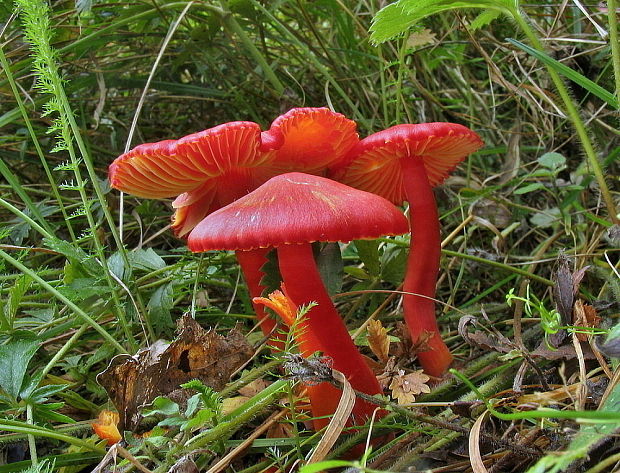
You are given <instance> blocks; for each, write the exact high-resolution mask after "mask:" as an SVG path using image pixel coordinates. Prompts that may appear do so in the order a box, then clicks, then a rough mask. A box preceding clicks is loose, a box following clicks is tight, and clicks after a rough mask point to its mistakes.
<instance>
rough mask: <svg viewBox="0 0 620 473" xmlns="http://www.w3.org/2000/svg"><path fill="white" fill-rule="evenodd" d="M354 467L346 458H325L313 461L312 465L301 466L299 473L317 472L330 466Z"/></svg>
mask: <svg viewBox="0 0 620 473" xmlns="http://www.w3.org/2000/svg"><path fill="white" fill-rule="evenodd" d="M343 467H355V463H353V462H349V461H346V460H326V461H322V462H317V463H313V464H312V465H306V466H302V467H301V468H300V469H299V473H319V472H320V471H323V470H328V469H330V468H343Z"/></svg>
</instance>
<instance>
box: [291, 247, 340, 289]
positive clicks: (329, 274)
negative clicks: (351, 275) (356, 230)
mask: <svg viewBox="0 0 620 473" xmlns="http://www.w3.org/2000/svg"><path fill="white" fill-rule="evenodd" d="M316 265H317V268H318V270H319V273H320V274H321V279H322V280H323V284H324V285H325V289H327V292H328V293H329V295H330V296H333V295H334V294H337V293H339V292H340V290H341V289H342V277H343V269H342V268H343V263H342V255H341V254H340V245H338V243H326V244H325V245H323V246H322V248H321V249H320V251H319V253H318V255H317V256H316ZM300 277H303V275H300Z"/></svg>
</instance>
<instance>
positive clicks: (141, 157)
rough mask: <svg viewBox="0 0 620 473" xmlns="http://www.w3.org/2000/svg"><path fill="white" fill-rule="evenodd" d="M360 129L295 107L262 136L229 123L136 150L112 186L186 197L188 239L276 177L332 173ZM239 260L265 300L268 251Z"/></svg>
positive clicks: (177, 219) (180, 205)
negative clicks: (293, 172)
mask: <svg viewBox="0 0 620 473" xmlns="http://www.w3.org/2000/svg"><path fill="white" fill-rule="evenodd" d="M355 128H356V125H355V122H353V121H351V120H349V119H347V118H345V117H344V116H343V115H341V114H339V113H334V112H332V111H330V110H329V109H326V108H297V109H292V110H290V111H289V112H287V113H286V114H284V115H282V116H281V117H279V118H278V119H276V120H275V121H274V123H273V124H272V126H271V128H270V129H269V131H266V132H262V133H261V130H260V127H259V125H258V124H256V123H253V122H231V123H225V124H223V125H219V126H216V127H214V128H210V129H208V130H204V131H201V132H198V133H194V134H191V135H188V136H185V137H183V138H181V139H179V140H166V141H161V142H158V143H147V144H142V145H139V146H137V147H135V148H134V149H132V150H131V151H129V152H127V153H125V154H123V155H121V156H120V157H118V158H117V159H116V160H115V161H114V162H113V163H112V165H111V166H110V170H109V178H110V184H111V186H112V187H114V188H115V189H118V190H121V191H123V192H127V193H129V194H133V195H137V196H139V197H146V198H166V197H174V196H178V197H177V198H176V200H175V201H174V202H173V203H172V206H173V207H174V208H175V209H176V210H175V214H174V216H173V219H172V221H173V224H172V228H173V229H174V231H175V233H176V234H177V235H178V236H181V237H183V236H186V235H187V234H188V233H189V232H190V231H191V230H192V228H194V226H195V225H196V224H197V223H198V222H199V221H200V220H202V219H203V218H204V217H205V216H206V215H208V214H209V213H211V212H213V211H214V210H217V209H218V208H220V207H222V206H224V205H227V204H229V203H231V202H233V201H234V200H235V199H238V198H239V197H241V196H243V195H245V194H247V193H248V192H250V191H252V190H254V189H255V188H256V187H258V186H259V185H261V184H262V183H263V182H265V181H266V180H268V179H269V178H270V177H272V176H274V175H276V174H281V173H283V172H288V171H290V170H298V171H304V172H310V173H325V172H326V170H327V167H328V166H330V165H332V164H334V163H338V162H339V161H340V160H342V158H343V157H344V155H345V154H346V153H347V152H348V151H349V150H350V149H351V147H352V146H353V145H354V144H355V143H356V142H357V141H359V140H358V136H357V133H356V131H355ZM318 138H322V139H321V140H319V139H318ZM237 259H238V261H239V265H240V266H241V269H242V271H243V274H244V277H245V279H246V283H247V285H248V289H249V292H250V296H251V297H258V296H260V295H261V293H262V291H263V289H264V287H263V286H262V285H261V284H260V281H261V278H262V276H263V273H262V271H261V267H262V266H263V265H264V264H265V262H266V251H265V250H263V249H256V250H253V251H250V252H237ZM254 307H255V310H256V314H257V318H258V320H259V323H260V324H261V329H262V330H263V333H265V334H270V333H272V331H273V328H274V325H275V322H274V321H273V320H272V319H271V318H269V317H267V316H266V314H265V312H264V310H263V307H262V306H260V305H255V306H254Z"/></svg>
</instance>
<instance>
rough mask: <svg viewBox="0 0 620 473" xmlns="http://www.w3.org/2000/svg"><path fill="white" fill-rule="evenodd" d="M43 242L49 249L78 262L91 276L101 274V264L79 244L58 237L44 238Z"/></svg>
mask: <svg viewBox="0 0 620 473" xmlns="http://www.w3.org/2000/svg"><path fill="white" fill-rule="evenodd" d="M43 244H44V245H45V246H46V247H47V248H49V249H50V250H54V251H57V252H58V253H61V254H62V255H64V256H65V257H66V258H67V259H68V260H69V261H70V262H71V263H74V264H75V263H79V264H80V265H81V267H82V268H83V269H84V270H85V271H86V272H87V273H88V274H90V275H91V276H100V277H101V276H102V275H103V268H102V266H101V265H100V264H99V263H97V261H95V259H94V257H92V256H90V255H89V254H88V253H86V252H85V251H84V250H83V249H82V248H80V247H79V246H77V245H73V244H71V243H69V242H68V241H65V240H60V239H58V238H44V239H43Z"/></svg>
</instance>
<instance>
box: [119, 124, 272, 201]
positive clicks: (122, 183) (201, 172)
mask: <svg viewBox="0 0 620 473" xmlns="http://www.w3.org/2000/svg"><path fill="white" fill-rule="evenodd" d="M282 142H283V136H282V135H281V134H278V133H269V134H267V133H261V130H260V126H259V125H258V124H256V123H254V122H230V123H224V124H223V125H218V126H216V127H213V128H209V129H208V130H203V131H200V132H198V133H193V134H191V135H187V136H185V137H183V138H181V139H178V140H165V141H159V142H157V143H145V144H141V145H138V146H136V147H135V148H133V149H132V150H130V151H128V152H127V153H125V154H123V155H121V156H119V157H118V158H116V160H114V162H113V163H112V164H111V165H110V168H109V179H110V185H111V186H112V187H113V188H115V189H118V190H121V191H123V192H127V193H128V194H133V195H136V196H138V197H146V198H149V199H161V198H166V197H175V196H178V195H179V194H182V193H184V192H190V191H193V190H195V189H197V188H198V187H201V186H202V185H203V184H204V182H205V181H206V180H208V179H212V178H214V177H218V176H221V175H223V174H226V173H227V172H231V171H234V170H236V169H239V168H248V167H256V166H261V165H264V164H265V163H267V162H269V161H270V160H271V159H273V157H274V152H273V150H274V149H276V148H277V147H279V146H281V145H282Z"/></svg>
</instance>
